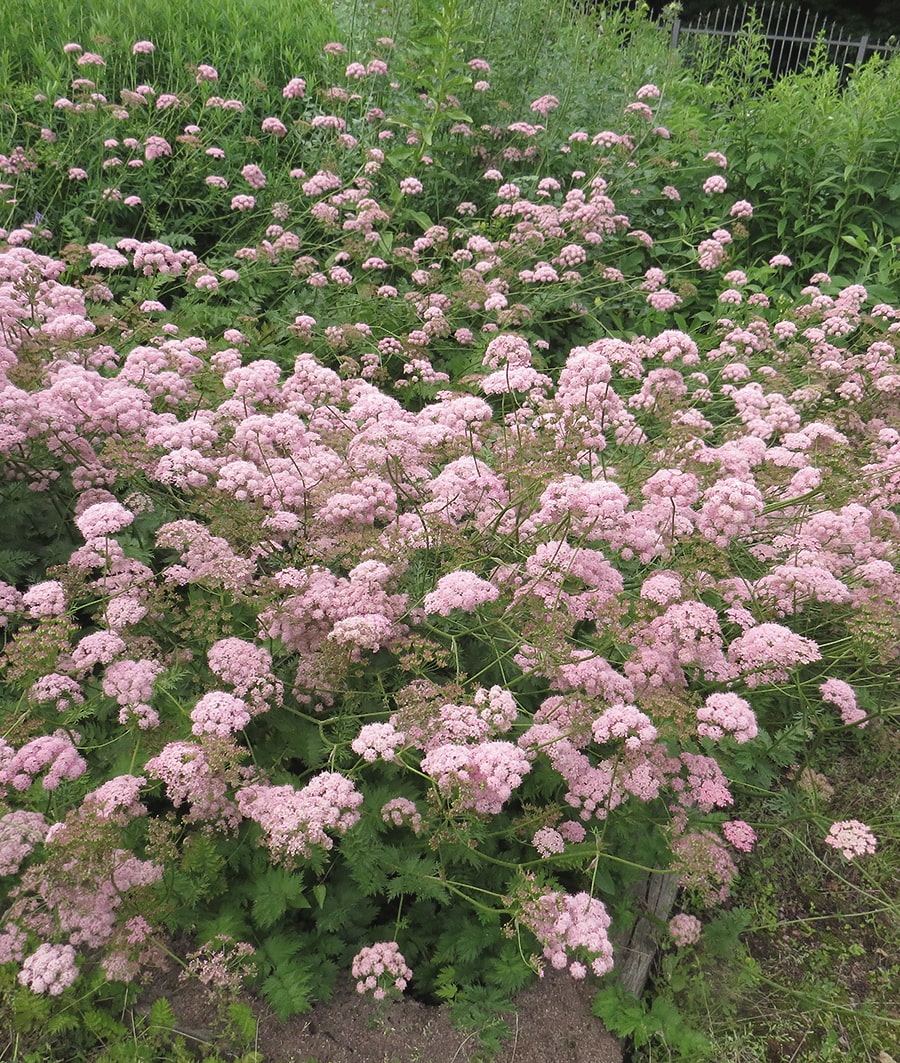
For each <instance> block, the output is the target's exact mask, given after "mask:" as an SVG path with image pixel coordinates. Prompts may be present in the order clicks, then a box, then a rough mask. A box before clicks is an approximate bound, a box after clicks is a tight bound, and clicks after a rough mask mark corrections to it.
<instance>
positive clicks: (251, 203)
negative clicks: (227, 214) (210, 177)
mask: <svg viewBox="0 0 900 1063" xmlns="http://www.w3.org/2000/svg"><path fill="white" fill-rule="evenodd" d="M255 206H256V199H255V198H254V197H253V196H247V195H237V196H232V197H231V209H232V210H253V208H254V207H255Z"/></svg>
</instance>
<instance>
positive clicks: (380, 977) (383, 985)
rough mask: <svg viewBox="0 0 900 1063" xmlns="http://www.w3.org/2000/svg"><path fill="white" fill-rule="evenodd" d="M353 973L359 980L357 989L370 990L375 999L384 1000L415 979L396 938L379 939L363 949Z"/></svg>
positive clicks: (354, 961)
mask: <svg viewBox="0 0 900 1063" xmlns="http://www.w3.org/2000/svg"><path fill="white" fill-rule="evenodd" d="M350 973H351V974H352V975H353V977H354V978H356V979H357V983H356V992H357V993H360V994H363V993H371V994H372V996H373V997H374V998H375V1000H385V999H386V998H387V997H388V996H389V995H390V994H391V992H392V991H396V992H399V993H402V992H403V991H404V990H405V989H406V987H407V985H408V984H409V980H410V978H412V971H411V970H410V968H409V967H408V966H407V965H406V960H405V959H404V958H403V953H402V952H401V951H400V949H399V948H398V946H397V942H396V941H379V942H377V943H376V944H374V945H367V946H366V947H365V948H363V949H360V951H359V952H358V953H357V954H356V955H355V956H354V957H353V962H352V964H351V966H350Z"/></svg>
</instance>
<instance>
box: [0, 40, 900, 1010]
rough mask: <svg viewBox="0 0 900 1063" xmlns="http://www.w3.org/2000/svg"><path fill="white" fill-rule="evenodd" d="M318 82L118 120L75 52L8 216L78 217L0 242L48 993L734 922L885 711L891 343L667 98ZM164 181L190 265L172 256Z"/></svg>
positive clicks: (9, 946) (297, 999)
mask: <svg viewBox="0 0 900 1063" xmlns="http://www.w3.org/2000/svg"><path fill="white" fill-rule="evenodd" d="M327 50H328V52H329V55H330V56H331V57H332V60H333V61H334V63H335V64H340V66H339V67H338V65H336V66H335V70H334V83H333V84H331V85H326V84H322V85H315V86H313V85H312V84H310V83H308V82H307V80H306V79H305V78H304V77H303V76H301V75H302V74H303V73H304V72H303V71H298V73H297V76H296V77H295V78H293V79H292V80H291V81H289V82H288V83H287V84H286V85H285V86H284V87H283V89H280V88H279V89H278V90H277V91H276V92H268V93H267V92H266V91H265V90H264V88H260V89H259V95H258V97H257V98H255V99H253V100H246V101H241V100H237V99H230V98H225V97H220V96H218V95H216V92H217V87H216V85H217V78H218V74H217V71H216V69H215V68H214V67H213V66H211V65H209V64H206V63H200V64H198V65H197V66H196V68H195V71H194V82H195V83H194V86H193V88H192V89H190V90H189V91H188V92H185V90H184V89H182V88H179V89H178V91H177V92H175V91H172V92H169V93H164V92H162V91H159V90H154V89H153V88H152V87H150V86H148V85H137V84H136V85H134V86H121V85H117V86H109V87H107V88H106V90H105V91H106V92H109V93H110V95H112V93H113V92H115V96H116V97H118V98H117V99H116V101H115V102H110V101H109V99H108V98H107V97H106V96H104V95H103V94H102V93H101V92H100V90H99V89H98V86H97V84H96V83H95V81H94V80H93V79H94V78H95V77H99V76H100V74H101V73H102V67H103V59H102V57H101V56H99V55H93V54H92V53H89V52H87V51H85V50H83V49H82V48H81V47H80V46H77V45H75V44H74V43H73V44H72V45H71V46H67V51H68V52H69V53H70V55H71V56H72V57H73V62H75V63H76V64H77V65H78V66H79V67H81V68H84V69H81V70H79V71H77V73H78V75H79V76H78V77H76V79H75V81H73V83H72V91H71V93H70V95H71V97H72V98H71V99H70V98H68V97H60V98H59V99H57V100H56V101H55V102H53V101H51V100H49V99H47V100H37V101H35V107H36V108H43V110H42V111H41V112H40V113H41V114H43V115H44V121H45V122H46V125H44V126H39V125H36V127H35V128H36V129H37V130H39V131H38V132H37V133H36V135H35V137H34V138H33V140H32V142H29V143H28V144H27V145H23V146H12V147H11V150H10V153H9V154H8V155H6V156H4V160H5V161H4V163H3V166H4V171H5V172H6V173H7V174H8V175H10V178H11V180H12V181H13V182H14V188H15V191H14V193H13V192H12V191H11V192H10V198H11V199H14V198H18V199H20V201H21V203H22V204H26V205H27V204H30V203H31V202H33V199H34V195H35V193H34V188H36V187H41V188H43V189H44V190H46V189H47V188H48V187H49V185H48V183H47V175H48V174H55V175H56V178H57V180H58V181H59V182H62V185H60V188H62V191H59V189H58V190H57V194H56V195H57V198H56V199H54V200H53V204H54V215H55V216H50V215H49V214H47V215H46V216H44V217H41V218H35V219H34V220H33V221H31V220H29V221H28V222H23V223H22V224H19V225H17V226H15V227H12V228H10V229H9V230H3V231H2V232H0V238H2V240H3V244H2V246H0V368H2V375H0V410H2V429H0V449H2V454H3V461H4V475H5V478H6V485H7V488H8V492H9V497H10V499H11V502H10V505H11V507H14V508H15V514H14V516H12V517H11V518H10V525H9V531H8V532H7V533H4V534H5V537H4V539H3V547H4V549H5V550H6V554H5V555H4V556H5V557H6V558H7V567H8V569H9V571H8V572H7V580H6V581H5V582H2V583H0V627H2V628H3V634H4V638H5V646H4V650H3V656H2V659H0V660H2V668H3V671H2V682H3V697H4V705H5V706H6V707H5V708H4V710H3V712H4V728H3V735H4V737H3V738H2V739H0V785H2V788H3V792H2V801H3V805H2V807H0V813H2V815H0V865H2V866H0V869H2V872H3V874H4V876H6V877H5V884H6V897H7V905H6V910H5V914H4V916H3V921H2V924H0V962H3V963H8V964H15V965H16V970H17V971H18V979H19V981H20V982H21V983H22V984H23V985H26V986H29V987H30V988H31V989H32V990H33V991H35V992H38V993H49V994H53V995H56V994H61V993H64V992H65V991H66V990H67V989H68V987H69V986H70V985H72V983H73V982H75V981H76V979H77V977H78V973H79V970H83V969H92V970H93V969H99V971H100V972H101V976H102V977H104V978H106V979H109V980H113V981H124V982H129V981H131V980H133V979H135V978H136V977H137V976H138V973H139V972H140V971H141V969H142V968H143V967H144V966H146V965H152V964H156V963H162V962H164V961H165V942H166V934H167V933H169V932H171V931H174V930H177V929H182V928H188V929H190V930H191V931H193V932H196V933H197V934H198V936H199V938H200V943H201V944H203V943H204V942H208V943H211V944H210V946H209V949H210V950H211V951H210V953H209V955H208V956H206V957H205V960H204V962H206V963H208V964H211V965H212V967H211V968H210V970H212V971H213V973H212V974H210V973H209V971H207V974H208V977H210V978H214V979H216V978H217V979H219V980H220V981H221V982H222V984H227V983H228V979H229V978H230V977H233V974H234V971H235V970H239V971H240V972H242V973H243V972H245V971H248V970H249V969H250V967H249V966H248V965H251V964H255V967H256V970H257V972H258V974H259V976H260V978H261V981H262V984H263V987H264V990H265V992H266V993H267V995H268V997H269V999H270V1000H271V1001H272V1003H273V1004H274V1005H275V1007H276V1008H277V1009H278V1010H279V1011H280V1012H281V1013H283V1014H287V1013H288V1012H290V1011H291V1010H296V1009H302V1008H303V1007H305V1006H307V1005H308V1003H309V1002H310V1001H311V1000H312V999H314V998H315V997H317V996H320V995H323V994H325V993H327V991H328V987H329V985H330V983H331V982H333V979H334V978H335V977H336V976H337V972H338V971H339V970H343V971H344V973H345V975H346V974H347V972H349V971H350V970H351V969H352V972H353V977H354V978H355V979H357V980H358V987H359V989H360V992H368V991H372V992H373V993H374V994H375V995H376V996H377V997H378V998H379V999H380V998H382V997H384V996H385V995H387V994H389V993H391V992H396V991H402V990H404V989H405V988H406V986H407V984H408V983H409V984H411V985H412V986H413V987H418V988H419V990H420V991H421V992H422V993H433V992H437V993H438V994H440V991H441V989H442V987H443V988H446V987H447V986H448V985H450V984H451V983H452V982H453V980H454V979H460V980H463V981H467V982H471V983H477V984H483V985H485V986H489V987H499V988H500V989H502V990H503V991H507V990H509V989H512V988H514V987H515V986H516V985H517V984H518V983H519V982H521V981H522V980H523V979H524V978H525V977H527V976H528V973H529V971H530V970H540V968H541V966H542V964H543V963H545V962H547V963H549V964H551V965H552V966H553V967H556V968H568V970H569V971H570V972H571V974H572V975H573V976H574V977H577V978H583V977H585V976H586V975H587V973H588V971H592V972H593V974H594V975H597V976H603V975H605V974H607V973H608V972H609V971H610V970H611V969H613V968H614V964H615V956H614V953H613V948H612V946H611V944H610V936H609V935H610V931H611V929H613V930H614V929H615V928H616V926H617V924H618V926H619V927H620V928H621V927H623V926H625V925H627V923H628V921H629V919H630V918H631V917H632V914H633V913H631V912H630V910H629V903H630V902H629V899H628V896H629V895H628V893H627V891H626V887H627V885H628V884H629V882H632V881H634V879H635V878H636V877H637V876H639V875H640V874H642V873H644V872H645V871H647V870H649V869H654V868H663V869H667V870H668V871H670V872H671V873H672V874H677V875H679V876H680V880H681V882H682V884H683V887H684V896H685V899H686V903H690V904H692V905H693V910H694V911H696V912H698V913H699V912H700V911H701V910H702V908H703V907H712V906H715V905H718V904H721V903H722V902H723V901H724V900H725V899H726V898H727V896H728V890H729V884H730V883H731V881H732V879H733V877H734V875H735V874H736V872H737V863H738V860H739V858H740V854H741V853H742V852H746V851H748V850H750V849H751V848H752V846H753V844H754V840H755V832H754V828H753V825H752V824H748V823H746V822H744V820H743V819H742V818H741V813H742V797H744V796H746V794H748V793H749V792H751V791H752V792H758V791H759V789H760V788H767V787H775V786H777V785H780V784H781V781H782V780H781V774H782V772H783V770H784V769H786V768H789V767H790V766H792V765H793V764H794V763H795V762H796V761H797V760H798V759H800V756H801V753H802V751H803V750H804V749H805V748H806V746H807V745H808V744H809V743H815V742H816V741H819V740H821V739H822V737H823V736H825V735H827V734H829V733H832V732H834V731H836V730H838V729H845V730H847V731H850V730H853V731H854V732H855V731H856V730H857V729H860V728H866V727H867V726H868V725H869V724H870V723H872V722H873V721H877V720H878V718H879V716H880V715H881V713H882V711H883V706H884V704H885V702H884V698H885V694H886V692H887V690H888V688H889V682H890V681H889V680H886V679H885V678H884V677H885V676H886V675H889V674H890V672H891V669H892V668H893V669H895V668H896V661H897V657H898V652H900V630H898V626H897V611H896V602H897V599H898V595H900V577H898V575H897V571H896V567H895V563H896V559H897V525H898V518H897V506H898V502H900V431H898V429H897V425H898V399H897V395H898V391H900V375H898V372H897V366H896V353H897V348H898V334H900V310H898V309H896V308H895V307H893V306H892V305H888V304H887V303H885V302H876V301H875V300H873V299H871V298H870V297H869V293H868V292H867V291H866V289H865V288H864V287H863V286H862V285H859V284H851V285H846V286H839V285H834V284H832V282H831V279H830V278H829V277H828V276H827V275H825V274H822V273H819V274H816V275H815V276H813V277H811V278H810V281H809V284H808V286H807V287H805V288H804V289H803V291H802V292H801V293H800V294H799V295H796V296H792V297H789V294H788V293H786V292H784V291H782V290H780V289H779V286H778V281H777V277H778V270H779V269H780V268H782V267H783V266H785V265H789V264H790V259H789V258H788V254H787V253H789V252H790V250H791V249H790V248H785V249H784V250H785V252H786V253H785V254H783V255H779V256H776V257H775V258H772V259H771V260H770V261H768V262H761V263H760V262H753V261H747V260H745V259H744V257H743V247H744V245H745V242H746V237H747V235H748V232H749V229H748V226H751V225H752V224H753V214H754V208H753V206H752V204H751V203H749V202H748V201H746V200H736V201H732V200H731V199H730V198H729V197H728V181H727V165H728V160H727V159H726V157H725V156H724V155H722V154H721V153H719V152H717V151H715V150H712V149H710V150H707V146H705V145H699V144H697V143H692V142H690V141H689V140H688V139H685V140H684V141H683V142H679V143H671V144H670V136H669V132H668V130H667V129H666V127H665V126H663V125H662V124H659V120H658V117H657V113H656V111H655V108H656V107H662V102H661V91H660V89H659V88H658V87H657V86H655V85H653V84H644V85H641V86H635V87H634V92H633V96H632V98H631V99H630V100H629V102H627V105H626V106H625V107H624V110H623V113H622V116H621V122H622V125H621V131H620V132H613V131H610V130H602V129H599V130H563V129H557V128H555V127H554V125H553V113H554V110H555V109H556V105H557V103H558V101H557V100H556V99H555V97H553V96H552V95H549V94H545V95H543V96H540V97H538V98H536V99H535V101H534V103H533V104H532V107H531V110H530V112H529V113H528V114H525V115H503V112H502V111H501V110H500V108H499V107H498V108H496V109H492V104H491V100H490V92H489V84H488V81H487V78H488V77H489V75H490V66H489V63H488V62H487V61H485V60H484V59H481V58H480V57H477V56H476V57H470V56H466V55H463V54H462V53H461V52H460V53H459V54H457V50H451V55H450V58H451V59H453V60H454V63H455V65H454V66H452V77H451V76H450V75H449V74H446V72H445V76H444V78H443V81H440V83H435V84H434V85H432V86H430V87H429V91H426V92H424V93H423V94H422V96H423V98H421V99H420V98H418V97H416V96H415V94H414V93H413V92H412V91H411V88H412V86H413V85H415V84H416V82H415V81H413V80H412V76H411V75H410V74H409V73H408V71H406V69H405V68H404V66H403V62H402V59H401V58H400V57H397V58H396V59H395V58H394V57H393V55H392V42H390V41H388V40H380V41H379V42H378V43H377V45H376V46H375V48H374V49H373V54H372V55H370V56H369V57H368V58H367V60H366V61H365V62H363V61H361V60H357V59H355V58H352V57H350V56H346V55H344V54H343V52H344V49H343V46H342V45H338V44H336V43H335V44H333V45H330V46H328V49H327ZM134 52H135V57H136V59H140V57H141V56H146V55H149V54H151V53H152V46H151V45H150V43H149V42H146V41H143V42H138V44H136V45H134ZM363 58H365V57H363ZM395 63H396V67H397V70H398V73H397V75H396V76H397V79H398V80H397V81H396V82H395V83H394V84H393V85H392V84H390V81H389V79H390V78H391V77H392V76H393V74H392V71H393V70H394V67H395ZM86 73H90V78H88V77H87V76H86ZM436 76H437V75H436ZM418 78H419V79H421V74H418ZM160 88H161V87H160ZM466 94H468V95H466ZM113 98H114V99H115V97H113ZM470 111H471V112H472V113H469V112H470ZM232 123H236V124H234V125H232ZM251 129H252V130H253V134H254V135H253V136H252V137H251V136H247V135H245V134H246V132H247V131H248V130H251ZM85 130H88V132H85ZM67 138H68V139H67ZM73 138H79V139H78V142H79V143H80V144H81V145H82V149H81V150H82V153H78V152H74V151H72V152H71V153H68V154H67V156H66V159H65V167H66V169H65V171H64V170H63V169H62V168H61V167H62V162H61V159H62V155H63V153H62V151H61V149H60V148H59V144H60V143H66V144H67V145H69V146H70V147H71V146H72V145H74V144H75V139H73ZM226 142H227V144H228V150H227V151H226V150H225V149H223V148H222V147H221V146H220V144H221V143H226ZM98 144H103V149H102V151H100V152H99V153H98ZM301 159H302V160H303V165H302V166H301V165H299V161H300V160H301ZM459 173H462V174H463V175H464V176H465V175H466V174H475V175H476V176H473V177H470V178H468V179H467V180H466V181H465V182H464V181H463V180H462V178H459V177H457V176H454V175H455V174H459ZM113 175H115V176H113ZM41 182H43V184H41ZM176 185H177V187H178V189H180V193H179V194H180V195H181V196H183V197H184V198H189V197H197V198H198V201H199V202H200V206H199V207H198V208H197V212H196V216H195V222H194V223H192V222H190V216H189V215H187V214H186V215H185V216H184V218H183V219H182V220H183V221H184V224H185V229H184V232H185V233H187V232H188V231H189V226H190V224H195V228H194V229H193V230H192V231H193V233H194V238H195V239H196V243H189V242H188V241H187V240H179V239H176V238H175V237H174V236H170V237H169V240H168V242H167V241H166V240H164V239H162V236H163V235H165V234H164V233H159V232H157V233H154V232H152V231H151V229H152V226H153V213H154V211H156V210H158V209H162V204H163V202H164V198H165V197H166V196H173V195H174V192H173V191H172V189H173V188H175V187H176ZM82 186H83V190H82ZM101 186H102V187H101ZM48 202H49V201H48ZM63 206H65V207H66V208H67V213H66V214H65V215H64V216H63V215H62V208H63ZM49 209H50V208H49V206H48V208H47V210H48V211H49ZM129 212H133V213H129ZM232 218H233V222H232V220H231V219H232ZM197 219H199V220H197ZM232 224H233V226H234V229H233V233H232V232H230V231H229V228H230V226H232ZM66 226H74V227H75V229H77V230H78V232H77V233H76V232H75V231H72V232H66ZM222 229H224V231H225V234H226V235H221V236H220V238H217V239H216V240H215V241H214V240H213V239H212V234H215V233H216V232H217V231H219V233H220V234H221V231H222ZM63 238H65V240H66V241H67V242H66V243H65V246H62V240H63ZM179 244H182V245H183V246H180V247H179V246H178V245H179ZM192 246H193V247H194V248H195V249H196V250H191V247H192ZM11 512H12V509H11ZM14 537H15V538H14ZM14 547H20V548H24V552H23V553H21V554H18V555H17V554H16V551H15V549H14ZM16 566H17V567H16ZM14 569H15V571H13V570H14ZM816 830H817V832H818V837H819V842H820V845H821V846H822V852H823V853H826V852H827V848H826V846H830V847H832V848H833V849H837V850H840V851H841V852H842V853H843V857H844V858H847V859H853V858H856V857H857V856H863V855H865V854H866V853H868V852H871V851H872V850H873V848H874V846H875V845H876V844H877V842H876V839H875V837H874V835H873V834H872V832H871V831H870V830H869V829H868V828H867V827H866V825H865V824H862V823H859V822H856V821H854V820H850V821H845V822H840V823H836V824H833V825H831V826H830V829H829V824H828V822H826V821H824V820H822V821H821V822H819V823H817V824H816ZM679 919H680V921H678V922H675V923H674V924H673V931H672V933H673V937H674V938H675V939H676V940H677V941H681V942H686V941H688V940H694V939H695V937H696V934H697V933H698V932H699V926H698V925H697V921H696V919H694V917H692V916H683V917H678V916H676V920H679ZM217 943H218V944H217ZM216 949H218V951H216ZM216 965H218V966H216ZM456 965H461V966H462V967H465V968H466V973H465V974H463V973H462V971H459V972H458V971H457V970H456ZM215 971H218V973H215ZM229 972H230V973H229ZM448 995H450V994H448Z"/></svg>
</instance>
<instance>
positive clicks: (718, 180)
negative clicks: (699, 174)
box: [703, 173, 728, 195]
mask: <svg viewBox="0 0 900 1063" xmlns="http://www.w3.org/2000/svg"><path fill="white" fill-rule="evenodd" d="M727 188H728V182H727V181H726V180H725V178H724V177H723V176H722V175H721V174H717V173H716V174H713V175H712V177H707V179H706V180H705V181H704V182H703V191H704V192H706V193H707V194H709V195H717V194H720V193H722V192H724V191H725V190H726V189H727Z"/></svg>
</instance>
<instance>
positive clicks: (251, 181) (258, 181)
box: [241, 119, 277, 191]
mask: <svg viewBox="0 0 900 1063" xmlns="http://www.w3.org/2000/svg"><path fill="white" fill-rule="evenodd" d="M275 120H276V121H277V119H275ZM267 121H268V119H267ZM241 176H242V177H243V178H244V180H245V181H246V182H247V184H248V185H250V187H251V188H252V189H254V190H255V191H259V190H260V189H261V188H265V187H266V175H265V174H264V173H263V172H262V170H261V169H260V168H259V167H258V166H256V165H255V164H254V163H248V164H247V165H246V166H244V167H243V168H242V169H241Z"/></svg>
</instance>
